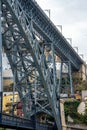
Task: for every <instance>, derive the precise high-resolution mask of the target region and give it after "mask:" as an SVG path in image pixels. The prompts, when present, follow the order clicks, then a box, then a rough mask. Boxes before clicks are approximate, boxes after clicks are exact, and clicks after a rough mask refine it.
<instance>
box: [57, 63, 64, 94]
mask: <svg viewBox="0 0 87 130" xmlns="http://www.w3.org/2000/svg"><path fill="white" fill-rule="evenodd" d="M62 68H63V62H61V65H60V77H59V84H58V88H57V94H58V96H60V92H61V91H60V86H61V81H62Z"/></svg>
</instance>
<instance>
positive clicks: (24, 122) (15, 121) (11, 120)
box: [2, 114, 34, 128]
mask: <svg viewBox="0 0 87 130" xmlns="http://www.w3.org/2000/svg"><path fill="white" fill-rule="evenodd" d="M2 124H4V125H10V126H17V127H20V126H21V127H24V128H30V127H31V128H33V127H34V122H33V121H31V120H28V119H24V118H20V117H18V116H17V117H16V116H11V115H6V114H2Z"/></svg>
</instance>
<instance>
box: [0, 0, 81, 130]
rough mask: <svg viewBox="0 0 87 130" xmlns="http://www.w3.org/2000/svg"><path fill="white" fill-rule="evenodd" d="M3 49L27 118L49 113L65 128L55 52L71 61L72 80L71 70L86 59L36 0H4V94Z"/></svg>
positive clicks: (0, 18) (0, 8) (0, 40)
mask: <svg viewBox="0 0 87 130" xmlns="http://www.w3.org/2000/svg"><path fill="white" fill-rule="evenodd" d="M2 48H4V50H5V53H6V55H7V58H8V60H9V63H10V66H11V69H12V73H13V78H14V91H15V90H16V91H17V92H18V94H19V97H20V101H21V102H22V107H23V113H24V117H25V118H28V119H31V116H32V115H35V113H38V112H44V113H47V114H48V115H50V116H52V117H54V119H55V122H56V125H57V128H58V130H62V123H61V116H60V91H61V87H60V84H61V81H60V80H59V83H57V77H56V63H55V55H56V56H58V57H60V59H61V63H69V64H68V65H69V72H70V81H71V83H72V78H71V72H72V71H78V70H79V69H80V67H81V65H82V64H83V61H82V59H81V58H80V57H79V55H78V54H77V53H76V52H75V51H74V49H73V48H72V47H71V46H70V45H69V43H68V42H67V40H66V39H65V38H64V36H63V35H62V34H61V33H60V32H59V31H58V29H57V28H56V26H55V25H54V24H53V23H52V21H51V20H50V19H49V18H48V17H47V16H46V14H45V13H44V12H43V10H42V9H41V8H40V7H39V5H38V4H37V3H36V1H35V0H0V61H1V62H0V81H1V82H0V91H1V94H2V92H3V83H2V80H3V79H2ZM46 48H50V51H51V59H50V61H48V60H47V59H46V53H45V51H46ZM50 65H51V66H52V68H51V67H50ZM61 70H62V68H61ZM60 76H61V74H60ZM71 93H73V87H72V85H71ZM39 98H40V99H41V100H42V101H40V100H39ZM1 112H2V108H1Z"/></svg>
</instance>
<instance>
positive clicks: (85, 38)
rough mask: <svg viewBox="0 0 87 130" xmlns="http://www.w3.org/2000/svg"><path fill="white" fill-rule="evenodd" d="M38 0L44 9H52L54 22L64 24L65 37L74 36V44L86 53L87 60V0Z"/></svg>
mask: <svg viewBox="0 0 87 130" xmlns="http://www.w3.org/2000/svg"><path fill="white" fill-rule="evenodd" d="M36 1H37V3H38V4H39V5H40V7H41V8H42V9H43V10H46V9H50V10H51V20H52V21H53V23H54V24H55V25H62V33H63V35H64V36H65V38H72V46H73V47H78V48H79V50H78V53H79V54H84V60H85V61H87V0H36ZM45 13H46V14H47V15H48V13H47V12H45Z"/></svg>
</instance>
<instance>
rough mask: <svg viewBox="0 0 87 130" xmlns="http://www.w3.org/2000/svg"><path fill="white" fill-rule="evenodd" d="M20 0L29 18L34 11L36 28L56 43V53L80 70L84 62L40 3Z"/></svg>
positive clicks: (73, 67) (45, 37)
mask: <svg viewBox="0 0 87 130" xmlns="http://www.w3.org/2000/svg"><path fill="white" fill-rule="evenodd" d="M18 1H19V2H20V3H21V6H22V8H23V10H24V11H25V14H26V16H27V17H28V19H30V18H31V13H32V18H33V24H34V29H35V30H36V31H37V32H38V33H39V34H40V35H41V36H42V37H43V39H44V40H45V41H47V42H49V41H51V42H52V43H53V44H54V47H55V52H56V54H57V55H58V56H59V57H60V58H61V59H62V60H63V61H70V62H71V66H72V69H73V70H79V68H80V66H81V65H82V63H83V61H82V59H81V58H80V56H79V55H78V54H77V53H76V52H75V50H74V49H73V48H72V47H71V46H70V45H69V43H68V42H67V40H66V39H65V38H64V36H62V34H61V33H60V32H59V31H58V29H57V28H56V27H55V26H54V24H53V23H52V22H51V21H50V19H49V18H48V17H47V16H46V15H45V13H44V12H43V11H42V10H41V8H40V7H39V5H38V4H37V3H36V2H35V1H33V0H29V1H27V0H18Z"/></svg>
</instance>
